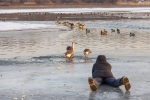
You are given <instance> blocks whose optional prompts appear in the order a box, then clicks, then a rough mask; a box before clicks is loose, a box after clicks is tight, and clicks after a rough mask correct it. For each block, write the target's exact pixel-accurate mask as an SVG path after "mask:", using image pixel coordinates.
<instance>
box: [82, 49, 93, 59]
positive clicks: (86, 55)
mask: <svg viewBox="0 0 150 100" xmlns="http://www.w3.org/2000/svg"><path fill="white" fill-rule="evenodd" d="M83 53H84V56H85V57H86V58H88V56H89V54H90V53H92V52H91V50H90V49H85V50H84V51H83Z"/></svg>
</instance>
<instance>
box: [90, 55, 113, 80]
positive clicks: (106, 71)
mask: <svg viewBox="0 0 150 100" xmlns="http://www.w3.org/2000/svg"><path fill="white" fill-rule="evenodd" d="M111 68H112V66H111V65H110V64H109V63H108V62H107V61H106V57H105V55H99V56H98V57H97V59H96V62H95V64H94V65H93V68H92V77H93V78H96V77H101V78H112V77H113V74H112V72H111Z"/></svg>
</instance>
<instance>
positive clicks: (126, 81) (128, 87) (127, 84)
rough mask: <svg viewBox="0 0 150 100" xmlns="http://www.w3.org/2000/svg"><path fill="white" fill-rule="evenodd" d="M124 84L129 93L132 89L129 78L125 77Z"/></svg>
mask: <svg viewBox="0 0 150 100" xmlns="http://www.w3.org/2000/svg"><path fill="white" fill-rule="evenodd" d="M123 84H124V86H125V89H126V90H127V91H128V90H129V89H130V88H131V85H130V83H129V79H128V78H127V77H123Z"/></svg>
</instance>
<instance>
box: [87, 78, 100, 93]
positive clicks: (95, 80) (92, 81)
mask: <svg viewBox="0 0 150 100" xmlns="http://www.w3.org/2000/svg"><path fill="white" fill-rule="evenodd" d="M88 82H89V85H90V88H91V90H92V91H96V90H97V89H98V87H99V85H100V84H101V82H102V78H99V77H97V78H91V77H89V78H88Z"/></svg>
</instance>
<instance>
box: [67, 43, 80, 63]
mask: <svg viewBox="0 0 150 100" xmlns="http://www.w3.org/2000/svg"><path fill="white" fill-rule="evenodd" d="M74 44H77V43H76V42H72V46H67V48H66V50H67V52H66V53H65V56H66V62H68V60H69V59H70V60H71V61H73V56H74V52H75V51H74Z"/></svg>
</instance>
